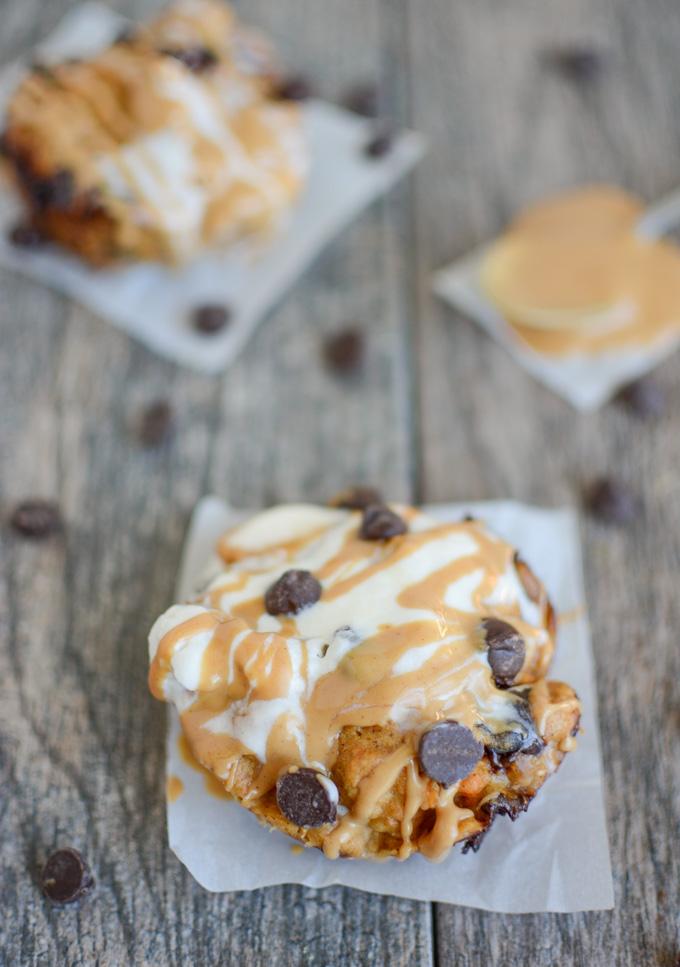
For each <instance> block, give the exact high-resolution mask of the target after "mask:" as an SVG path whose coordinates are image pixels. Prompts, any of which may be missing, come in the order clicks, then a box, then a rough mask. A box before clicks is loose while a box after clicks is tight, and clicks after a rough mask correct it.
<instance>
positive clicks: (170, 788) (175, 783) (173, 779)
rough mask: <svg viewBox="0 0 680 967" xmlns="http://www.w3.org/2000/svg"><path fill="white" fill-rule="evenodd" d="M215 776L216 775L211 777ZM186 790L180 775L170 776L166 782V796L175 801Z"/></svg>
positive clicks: (170, 800)
mask: <svg viewBox="0 0 680 967" xmlns="http://www.w3.org/2000/svg"><path fill="white" fill-rule="evenodd" d="M211 778H214V777H211ZM183 792H184V783H183V782H182V780H181V779H180V777H179V776H168V778H167V779H166V782H165V798H166V799H167V800H168V802H175V801H176V800H177V799H179V797H180V796H181V795H182V793H183Z"/></svg>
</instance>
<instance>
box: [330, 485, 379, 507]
mask: <svg viewBox="0 0 680 967" xmlns="http://www.w3.org/2000/svg"><path fill="white" fill-rule="evenodd" d="M329 503H330V505H331V507H341V508H342V509H343V510H365V509H366V507H370V506H371V504H382V503H383V496H382V494H381V493H380V491H379V490H376V489H375V487H364V486H356V487H347V489H346V490H341V491H340V493H339V494H336V495H335V497H333V499H332V500H330V501H329Z"/></svg>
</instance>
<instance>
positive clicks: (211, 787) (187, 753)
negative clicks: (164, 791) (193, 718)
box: [168, 732, 232, 802]
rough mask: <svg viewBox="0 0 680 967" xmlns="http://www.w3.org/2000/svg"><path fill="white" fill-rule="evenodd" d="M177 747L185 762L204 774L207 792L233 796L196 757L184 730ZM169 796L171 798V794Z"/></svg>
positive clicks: (221, 795)
mask: <svg viewBox="0 0 680 967" xmlns="http://www.w3.org/2000/svg"><path fill="white" fill-rule="evenodd" d="M177 748H178V750H179V754H180V756H181V757H182V761H183V762H185V763H186V764H187V765H188V766H189V767H190V768H191V769H194V770H195V771H196V772H200V773H201V775H202V776H203V785H204V786H205V790H206V792H209V793H210V795H211V796H215V797H216V798H217V799H231V798H232V797H231V796H230V795H229V793H228V792H227V790H226V789H225V788H224V786H223V785H222V783H221V782H220V781H219V779H218V778H217V776H214V775H213V774H212V773H211V772H208V770H207V769H204V767H203V766H202V765H201V763H200V762H199V761H198V759H196V757H195V756H194V754H193V752H192V751H191V747H190V746H189V743H188V741H187V737H186V736H185V734H184V732H180V734H179V737H178V739H177ZM168 798H169V799H170V797H169V796H168ZM175 798H176V797H175ZM170 801H171V802H173V801H174V800H172V799H170Z"/></svg>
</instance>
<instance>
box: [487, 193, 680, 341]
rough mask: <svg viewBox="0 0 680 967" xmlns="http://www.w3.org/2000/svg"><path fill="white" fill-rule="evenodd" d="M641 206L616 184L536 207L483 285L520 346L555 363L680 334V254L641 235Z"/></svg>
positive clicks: (508, 236) (507, 237)
mask: <svg viewBox="0 0 680 967" xmlns="http://www.w3.org/2000/svg"><path fill="white" fill-rule="evenodd" d="M643 211H644V208H643V205H642V203H641V202H640V200H639V199H637V198H635V197H634V196H632V195H629V194H627V193H626V192H624V191H622V190H620V189H618V188H614V187H612V186H608V185H594V186H588V187H585V188H579V189H577V190H575V191H571V192H567V193H565V194H562V195H558V196H556V197H554V198H551V199H548V200H546V201H543V202H541V203H539V204H538V205H535V206H533V207H531V208H529V209H528V210H527V211H526V212H524V213H522V214H520V216H519V217H518V218H517V219H516V220H515V221H514V222H513V223H512V224H511V225H510V227H509V229H508V231H507V232H506V233H505V234H504V235H503V236H502V237H501V239H500V240H499V241H498V242H497V243H496V244H495V245H494V246H493V247H492V249H491V250H490V252H489V254H488V255H487V258H486V259H485V263H484V266H483V268H482V285H483V287H484V288H485V290H486V292H487V294H488V296H489V297H490V298H491V299H492V301H493V302H494V303H496V304H497V305H498V306H499V308H500V309H501V310H502V312H503V315H504V317H505V318H506V319H507V321H508V322H509V323H510V324H511V325H512V327H513V329H514V330H515V332H516V333H517V335H518V336H519V337H520V339H521V340H522V341H523V342H524V343H525V344H526V345H528V346H529V347H530V348H532V349H534V350H535V351H537V352H539V353H542V354H545V355H552V356H566V355H570V354H574V353H589V354H593V353H597V352H602V351H607V350H616V349H624V348H625V349H630V348H634V347H636V346H644V345H649V344H650V343H654V342H656V341H657V340H658V339H660V338H661V337H664V336H666V335H670V333H671V332H673V331H675V330H678V329H680V247H679V246H678V245H676V244H674V243H673V242H670V241H667V240H649V239H645V238H642V237H640V236H638V235H637V234H636V227H637V224H638V222H639V220H640V217H641V215H642V213H643Z"/></svg>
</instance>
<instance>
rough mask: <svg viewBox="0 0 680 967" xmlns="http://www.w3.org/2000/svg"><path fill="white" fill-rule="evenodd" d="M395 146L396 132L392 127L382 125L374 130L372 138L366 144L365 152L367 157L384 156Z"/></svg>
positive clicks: (375, 158) (376, 157)
mask: <svg viewBox="0 0 680 967" xmlns="http://www.w3.org/2000/svg"><path fill="white" fill-rule="evenodd" d="M393 146H394V132H393V131H392V130H391V129H390V128H385V127H381V128H378V129H377V130H376V131H374V132H373V134H372V135H371V137H370V139H369V140H368V141H367V142H366V144H365V145H364V154H365V155H366V157H367V158H373V159H374V160H377V159H378V158H384V157H385V155H386V154H389V152H390V151H391V150H392V148H393Z"/></svg>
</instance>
